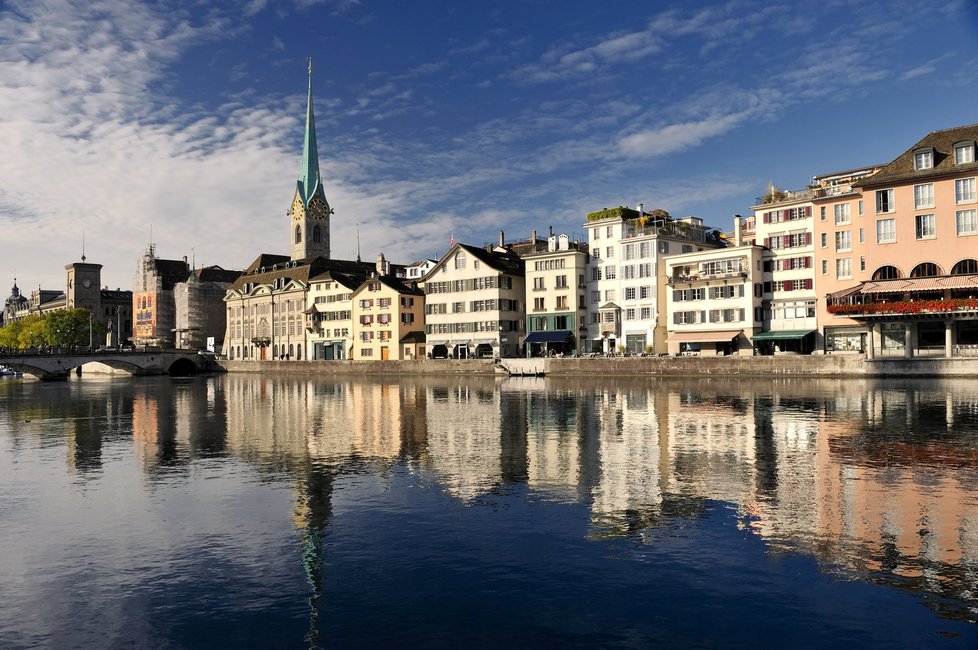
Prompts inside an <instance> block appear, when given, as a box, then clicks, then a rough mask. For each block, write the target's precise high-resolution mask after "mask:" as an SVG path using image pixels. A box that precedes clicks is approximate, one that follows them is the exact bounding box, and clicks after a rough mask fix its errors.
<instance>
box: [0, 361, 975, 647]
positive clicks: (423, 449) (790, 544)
mask: <svg viewBox="0 0 978 650" xmlns="http://www.w3.org/2000/svg"><path fill="white" fill-rule="evenodd" d="M0 404H2V405H3V411H2V416H0V433H4V434H5V435H4V436H3V438H2V439H0V444H2V445H3V447H4V449H3V453H4V454H6V455H8V456H10V457H13V458H16V457H17V456H18V455H19V454H26V453H27V450H28V449H30V448H32V447H34V446H41V447H50V446H52V445H54V446H56V447H63V449H64V453H65V455H66V462H65V467H66V470H67V471H68V472H69V473H71V474H73V475H75V476H78V477H82V478H85V477H88V480H95V479H97V477H98V476H99V474H100V472H101V470H102V468H103V465H104V464H105V462H106V460H105V456H106V449H107V448H108V447H119V446H127V445H129V444H131V445H132V451H133V453H134V456H135V459H136V462H137V464H138V467H139V469H140V471H141V472H142V474H143V476H144V477H145V478H146V479H147V480H148V481H149V482H150V483H152V482H154V481H160V480H168V481H169V480H173V476H174V474H176V475H181V474H187V473H188V472H190V471H191V467H192V465H193V464H194V463H195V462H196V461H200V460H202V459H209V458H210V459H223V458H229V459H234V460H236V461H239V462H244V463H246V464H248V465H249V466H250V467H252V468H253V469H254V470H255V471H256V472H258V473H259V474H260V475H262V476H264V477H266V479H267V480H268V481H272V482H286V483H288V484H289V485H291V486H292V491H293V500H294V506H293V512H292V521H293V524H294V527H295V535H296V538H297V540H298V545H299V547H300V548H301V552H300V555H301V564H302V569H303V571H304V573H305V578H306V580H307V581H308V585H309V590H310V595H309V599H308V608H309V614H308V616H309V626H308V629H309V631H308V633H307V641H308V643H309V644H310V645H316V644H318V642H319V641H318V637H317V634H318V633H317V630H318V628H319V625H318V619H317V616H318V612H319V610H320V608H321V605H322V604H323V600H324V598H325V587H324V584H325V582H326V569H325V567H326V566H327V564H328V549H327V547H326V545H325V544H324V538H325V536H326V535H327V534H328V532H329V529H330V526H331V522H332V520H333V511H334V504H333V501H334V498H335V486H336V483H337V481H338V480H340V479H341V478H342V477H347V476H364V475H368V476H380V477H383V476H385V475H388V474H389V473H391V472H407V473H410V474H413V475H416V476H417V477H418V480H419V481H422V482H423V483H425V484H427V485H434V486H437V488H438V489H439V490H441V491H443V492H444V493H445V494H447V495H449V496H450V498H452V499H454V500H456V501H457V502H458V504H459V505H460V507H466V506H475V505H477V504H482V503H491V502H492V499H491V497H492V495H500V494H507V493H516V494H522V493H523V491H525V496H524V497H522V498H526V499H529V500H534V501H542V502H552V503H554V504H569V505H574V506H582V507H584V508H586V509H587V512H588V513H589V525H588V527H587V533H586V535H587V537H589V538H590V539H592V540H594V541H595V543H600V541H601V540H608V539H614V538H621V539H630V540H635V541H638V542H640V543H655V542H654V540H655V539H656V536H655V535H654V533H655V531H656V530H657V529H659V528H663V527H669V526H671V525H673V522H675V521H676V520H679V519H695V518H697V517H699V516H701V514H702V513H703V512H705V511H706V510H707V509H709V508H710V507H711V506H710V504H713V503H722V504H729V507H730V508H731V509H733V510H734V511H735V512H736V515H737V521H738V522H739V525H740V527H741V529H742V530H743V531H745V532H747V533H749V534H751V535H754V536H756V537H758V538H760V539H763V540H764V541H765V543H766V544H768V548H770V549H771V550H772V551H778V552H794V553H803V554H806V555H808V556H811V557H815V558H817V559H818V560H819V562H820V563H821V564H822V566H823V567H824V568H825V569H826V570H831V571H840V570H842V571H846V572H851V573H852V574H855V575H858V576H861V577H862V578H864V579H865V580H868V581H874V582H881V583H884V584H887V585H890V586H896V587H899V588H901V589H908V590H915V591H918V592H920V593H923V594H931V595H934V596H935V598H933V599H930V600H928V602H929V604H930V605H931V606H932V607H934V608H936V609H940V610H942V613H943V614H944V615H946V616H950V617H955V618H961V619H965V620H970V621H972V622H974V621H975V620H976V619H978V615H976V606H978V497H976V495H978V469H976V468H978V462H976V461H978V436H976V432H978V397H976V395H975V393H974V391H973V389H972V387H971V385H970V384H969V383H968V382H957V381H951V382H927V383H924V382H919V383H917V382H913V383H911V382H903V383H900V384H897V383H888V382H878V381H870V380H845V381H818V382H813V381H807V380H805V381H801V380H798V381H791V380H777V381H774V380H770V381H754V382H740V381H733V380H726V379H720V380H718V379H709V380H696V381H693V380H685V381H675V382H672V381H655V382H653V383H649V382H638V381H601V382H595V381H592V380H543V379H520V380H516V379H511V380H495V379H488V378H470V379H464V380H463V379H454V378H448V379H424V380H421V379H405V380H402V381H400V382H396V383H384V382H370V381H355V380H346V381H333V380H325V379H320V378H311V379H296V378H292V377H252V376H240V375H231V376H225V377H218V378H212V379H208V380H197V381H188V382H184V383H178V382H172V381H170V380H165V381H164V380H160V381H159V382H139V381H134V382H119V381H113V382H105V383H98V382H91V383H85V382H84V381H81V382H79V381H71V382H69V383H68V384H67V385H65V384H62V385H46V384H37V383H31V382H17V383H12V382H7V383H4V384H0ZM130 433H131V436H132V438H131V443H130V442H129V441H128V438H127V436H128V435H129V434H130ZM937 596H940V597H941V598H937ZM943 597H947V598H950V599H951V600H947V599H946V598H943Z"/></svg>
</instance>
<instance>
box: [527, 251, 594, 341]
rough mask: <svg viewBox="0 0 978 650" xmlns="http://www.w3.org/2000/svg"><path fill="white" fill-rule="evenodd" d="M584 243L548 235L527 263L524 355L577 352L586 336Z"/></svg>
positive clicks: (586, 253) (529, 256) (585, 255)
mask: <svg viewBox="0 0 978 650" xmlns="http://www.w3.org/2000/svg"><path fill="white" fill-rule="evenodd" d="M588 259H589V255H588V252H587V244H584V243H582V242H572V241H570V238H569V237H568V236H567V235H559V236H558V235H551V236H550V237H548V239H547V250H545V251H541V252H539V253H529V254H526V255H524V256H523V260H524V262H525V264H526V294H527V295H526V312H527V335H526V340H525V341H524V343H525V347H526V354H527V356H542V355H545V354H548V353H560V354H568V355H571V354H576V353H577V352H578V351H579V349H580V347H579V346H580V342H581V340H582V339H583V340H586V339H587V270H588V266H587V265H588Z"/></svg>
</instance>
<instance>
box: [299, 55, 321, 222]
mask: <svg viewBox="0 0 978 650" xmlns="http://www.w3.org/2000/svg"><path fill="white" fill-rule="evenodd" d="M307 61H308V63H309V68H308V70H309V97H308V99H307V100H306V101H307V105H306V136H305V141H304V142H303V145H302V166H301V167H300V169H299V180H298V185H299V196H301V197H302V200H303V202H304V203H305V204H306V206H308V205H309V200H310V199H312V196H313V194H314V193H315V192H316V188H317V187H318V186H319V184H320V179H319V151H318V150H317V149H316V121H315V119H314V118H313V114H312V57H309V58H308V59H307Z"/></svg>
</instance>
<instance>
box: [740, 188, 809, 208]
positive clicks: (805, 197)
mask: <svg viewBox="0 0 978 650" xmlns="http://www.w3.org/2000/svg"><path fill="white" fill-rule="evenodd" d="M817 191H818V190H817V189H814V188H805V189H803V190H779V189H777V188H772V190H771V191H770V192H768V193H767V194H765V195H764V196H758V197H756V198H755V199H754V205H755V206H761V205H775V204H777V203H788V202H789V201H809V200H811V199H814V198H815V197H816V195H817Z"/></svg>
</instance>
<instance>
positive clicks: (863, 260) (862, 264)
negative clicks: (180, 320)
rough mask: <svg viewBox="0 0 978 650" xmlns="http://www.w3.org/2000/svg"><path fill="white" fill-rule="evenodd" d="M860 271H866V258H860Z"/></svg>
mask: <svg viewBox="0 0 978 650" xmlns="http://www.w3.org/2000/svg"><path fill="white" fill-rule="evenodd" d="M859 270H860V271H865V270H866V258H865V257H863V256H861V255H860V256H859Z"/></svg>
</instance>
